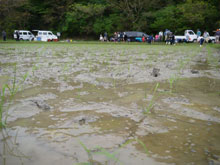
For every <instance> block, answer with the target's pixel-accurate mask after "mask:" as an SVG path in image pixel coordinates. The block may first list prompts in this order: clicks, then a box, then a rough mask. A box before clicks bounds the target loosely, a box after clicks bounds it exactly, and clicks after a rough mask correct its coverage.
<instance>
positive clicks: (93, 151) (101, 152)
mask: <svg viewBox="0 0 220 165" xmlns="http://www.w3.org/2000/svg"><path fill="white" fill-rule="evenodd" d="M132 142H137V143H138V144H139V145H141V146H142V147H143V149H144V152H145V154H146V155H148V154H149V153H148V149H147V147H146V145H145V144H144V143H143V142H142V141H141V140H140V139H138V138H135V139H129V140H127V141H125V143H123V144H121V145H120V146H119V148H118V149H117V150H116V151H115V152H109V151H107V150H106V149H105V148H103V147H100V146H97V147H95V148H94V149H91V150H90V149H88V148H87V147H86V145H85V144H84V143H83V142H81V141H80V140H79V144H80V145H81V146H82V147H83V149H84V150H85V151H86V153H87V155H88V158H89V162H87V163H86V164H93V162H94V160H93V154H97V155H104V156H106V158H107V159H109V160H112V161H114V164H120V165H122V164H123V163H122V162H121V161H120V160H119V158H118V156H119V149H121V148H125V147H126V146H127V145H129V144H131V143H132ZM80 164H82V163H80ZM83 164H84V163H83Z"/></svg>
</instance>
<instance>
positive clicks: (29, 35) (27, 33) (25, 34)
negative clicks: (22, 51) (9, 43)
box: [14, 30, 34, 41]
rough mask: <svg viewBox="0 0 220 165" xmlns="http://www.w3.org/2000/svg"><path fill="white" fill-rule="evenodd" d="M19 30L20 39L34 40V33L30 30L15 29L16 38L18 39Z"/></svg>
mask: <svg viewBox="0 0 220 165" xmlns="http://www.w3.org/2000/svg"><path fill="white" fill-rule="evenodd" d="M17 31H18V33H19V40H28V41H33V40H34V35H33V34H32V33H31V32H30V31H28V30H15V31H14V39H17V34H16V33H17Z"/></svg>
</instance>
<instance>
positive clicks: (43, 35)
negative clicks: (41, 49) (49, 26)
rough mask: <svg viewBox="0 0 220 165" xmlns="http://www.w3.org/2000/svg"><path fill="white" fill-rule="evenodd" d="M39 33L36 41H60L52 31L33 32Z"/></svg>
mask: <svg viewBox="0 0 220 165" xmlns="http://www.w3.org/2000/svg"><path fill="white" fill-rule="evenodd" d="M33 31H37V36H36V38H35V40H36V41H58V37H57V36H56V35H54V34H53V33H52V32H51V31H44V30H33Z"/></svg>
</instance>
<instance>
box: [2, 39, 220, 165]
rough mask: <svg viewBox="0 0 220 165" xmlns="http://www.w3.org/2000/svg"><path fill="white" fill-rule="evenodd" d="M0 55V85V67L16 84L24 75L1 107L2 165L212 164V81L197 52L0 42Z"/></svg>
mask: <svg viewBox="0 0 220 165" xmlns="http://www.w3.org/2000/svg"><path fill="white" fill-rule="evenodd" d="M64 48H65V49H64ZM0 51H1V52H0V53H1V59H2V61H3V62H1V63H0V68H1V69H0V88H2V85H3V84H5V83H7V82H10V77H13V68H12V67H9V66H10V65H9V64H14V63H17V73H18V74H17V78H18V79H17V80H18V82H20V81H21V80H22V76H23V75H24V74H25V73H28V79H27V80H26V81H25V83H24V84H23V85H22V88H19V89H20V91H18V92H17V93H16V95H15V96H14V99H13V102H12V104H11V106H9V107H7V106H4V108H5V109H6V108H7V114H8V125H7V128H6V129H3V130H1V134H0V148H1V150H0V161H1V162H3V164H19V163H20V164H22V163H23V164H25V165H26V164H28V165H29V164H31V165H35V164H77V163H89V162H90V163H91V164H92V163H93V164H152V165H160V164H176V165H185V164H187V165H193V164H200V165H203V164H204V165H205V164H213V163H214V165H215V164H219V162H220V141H219V138H220V132H219V128H220V113H219V112H220V110H219V109H220V102H219V100H220V75H219V71H218V70H217V68H214V67H213V66H215V65H216V63H214V62H213V63H212V61H214V60H212V57H211V56H210V55H209V56H208V55H207V54H206V52H203V51H201V50H200V49H199V47H196V46H195V45H193V46H192V47H191V46H187V45H184V46H183V45H180V46H175V47H172V48H171V47H168V46H167V45H166V46H158V47H157V46H152V47H151V46H147V45H123V44H122V45H121V44H120V45H116V44H113V45H112V44H100V45H97V44H61V43H60V44H47V45H43V44H36V45H35V44H30V45H29V44H27V45H26V46H25V45H19V44H13V45H7V44H4V45H0ZM213 51H214V52H215V51H216V50H214V49H213ZM8 54H10V55H11V56H10V57H9V56H8ZM18 55H19V58H18ZM12 56H13V57H14V58H11V57H12ZM206 56H208V57H206ZM218 56H220V55H219V54H218V53H217V54H215V58H218ZM195 57H196V59H195ZM21 59H24V61H22V60H21ZM193 59H195V60H193ZM204 59H208V60H209V61H208V62H205V63H202V61H203V60H204ZM210 59H211V60H210ZM153 68H158V69H160V70H159V76H158V77H154V76H153V75H152V71H153ZM178 68H179V69H178ZM191 69H193V70H198V72H196V73H192V72H191ZM2 70H4V73H3V72H2ZM172 77H175V78H177V79H175V80H174V82H173V84H172V90H171V88H170V87H171V85H170V83H169V82H170V81H171V78H172ZM157 83H159V86H158V88H157V89H155V87H156V84H157ZM7 99H8V96H7ZM7 101H8V100H7ZM8 104H9V103H8V102H6V103H5V105H8ZM5 114H6V113H4V114H3V115H4V116H5ZM146 150H147V154H146ZM45 155H46V156H45ZM18 162H19V163H18Z"/></svg>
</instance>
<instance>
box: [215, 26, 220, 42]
mask: <svg viewBox="0 0 220 165" xmlns="http://www.w3.org/2000/svg"><path fill="white" fill-rule="evenodd" d="M215 38H216V43H219V40H220V30H219V29H217V30H216V33H215Z"/></svg>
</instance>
